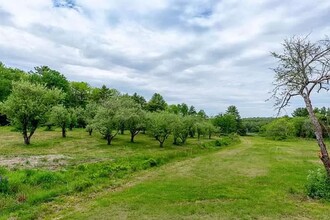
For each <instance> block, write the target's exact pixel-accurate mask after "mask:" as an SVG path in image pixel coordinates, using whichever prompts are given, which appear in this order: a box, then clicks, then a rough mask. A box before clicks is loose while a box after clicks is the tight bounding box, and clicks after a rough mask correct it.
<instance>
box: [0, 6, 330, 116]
mask: <svg viewBox="0 0 330 220" xmlns="http://www.w3.org/2000/svg"><path fill="white" fill-rule="evenodd" d="M329 21H330V1H328V0H313V1H311V0H288V1H282V0H244V1H239V0H121V1H118V0H93V1H92V0H30V1H26V0H15V1H9V0H0V61H1V62H3V63H4V64H5V65H6V66H10V67H16V68H20V69H23V70H26V71H29V70H33V68H34V67H35V66H41V65H47V66H49V67H51V68H53V69H56V70H58V71H60V72H61V73H62V74H64V75H65V76H66V77H67V78H68V79H69V80H72V81H85V82H88V83H89V84H90V85H92V86H98V87H99V86H102V85H103V84H105V85H106V86H108V87H110V88H116V89H118V90H119V91H121V92H122V93H129V94H133V93H134V92H137V93H138V94H141V95H143V96H144V97H146V99H150V97H151V96H152V94H154V93H156V92H157V93H160V94H161V95H162V96H163V97H164V98H165V100H166V101H167V102H168V103H169V104H174V103H175V104H178V103H182V102H184V103H187V104H188V105H194V106H195V107H196V108H197V109H204V110H205V111H206V113H207V114H209V115H216V114H218V113H220V112H225V110H226V108H227V107H228V106H229V105H235V106H237V108H238V110H239V112H240V114H241V116H242V117H256V116H263V117H265V116H275V115H276V111H275V110H274V107H273V104H274V102H273V101H268V102H266V100H267V99H268V98H269V97H270V92H271V90H272V81H273V77H274V73H273V71H272V70H271V68H274V67H276V65H277V63H276V60H274V58H272V57H271V55H270V52H271V51H276V52H281V43H282V42H283V40H284V39H285V38H288V37H291V36H293V35H298V36H300V35H302V36H304V35H307V34H310V38H311V40H319V39H321V38H323V37H324V36H325V35H329V33H330V22H329ZM313 102H314V106H327V107H330V105H329V103H330V96H329V94H327V93H321V94H316V95H313ZM302 106H303V102H302V99H301V98H300V97H296V98H294V100H293V102H292V103H291V105H290V106H289V107H288V108H286V111H284V112H282V114H291V112H292V110H293V109H295V108H297V107H302Z"/></svg>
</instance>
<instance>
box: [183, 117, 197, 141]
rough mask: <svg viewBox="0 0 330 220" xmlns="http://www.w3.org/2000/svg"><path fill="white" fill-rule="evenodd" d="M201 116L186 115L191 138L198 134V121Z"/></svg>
mask: <svg viewBox="0 0 330 220" xmlns="http://www.w3.org/2000/svg"><path fill="white" fill-rule="evenodd" d="M198 120H199V118H198V117H195V116H190V115H189V116H186V117H185V123H186V125H187V127H188V130H189V136H190V137H191V138H193V137H195V134H196V126H195V125H196V123H197V122H198Z"/></svg>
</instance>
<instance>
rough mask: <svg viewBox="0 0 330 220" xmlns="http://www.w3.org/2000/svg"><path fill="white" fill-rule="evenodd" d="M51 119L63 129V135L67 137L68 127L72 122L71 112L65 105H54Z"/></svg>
mask: <svg viewBox="0 0 330 220" xmlns="http://www.w3.org/2000/svg"><path fill="white" fill-rule="evenodd" d="M49 121H50V122H51V123H52V124H55V125H56V126H59V127H60V128H61V129H62V136H63V137H65V132H66V128H67V127H69V125H70V123H71V114H70V113H69V110H68V109H67V108H65V107H64V106H63V105H57V106H54V107H53V108H52V110H51V112H50V116H49Z"/></svg>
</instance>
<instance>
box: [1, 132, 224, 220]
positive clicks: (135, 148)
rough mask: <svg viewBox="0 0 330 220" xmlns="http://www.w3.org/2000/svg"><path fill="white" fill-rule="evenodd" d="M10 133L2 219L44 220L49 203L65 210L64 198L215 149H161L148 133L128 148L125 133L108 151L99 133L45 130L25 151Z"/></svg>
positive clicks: (4, 144)
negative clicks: (39, 219)
mask: <svg viewBox="0 0 330 220" xmlns="http://www.w3.org/2000/svg"><path fill="white" fill-rule="evenodd" d="M12 129H13V128H11V127H0V175H1V176H4V177H6V178H8V180H9V188H10V190H9V192H8V193H5V194H4V193H2V194H1V193H0V219H1V217H2V219H7V218H8V217H15V218H16V217H17V218H19V219H35V218H44V217H45V216H47V215H48V214H50V213H48V212H52V211H53V210H52V207H51V206H50V204H51V202H53V203H54V204H56V206H63V207H67V206H68V204H70V202H68V204H67V203H66V199H71V198H74V199H78V200H79V198H80V197H82V195H84V194H85V195H92V194H95V193H97V192H100V191H104V190H109V189H114V188H118V186H120V185H121V184H122V182H123V181H127V180H128V179H129V178H130V176H131V175H132V174H134V173H138V172H141V171H143V170H146V169H149V168H151V167H155V166H161V165H163V164H167V163H169V162H174V161H178V160H183V159H185V158H193V157H195V156H198V155H203V154H205V153H209V152H214V151H216V150H217V149H216V148H214V147H208V146H207V145H208V144H211V145H212V143H214V141H215V140H214V139H213V140H208V139H204V140H201V141H198V140H196V139H188V141H187V145H185V146H174V145H172V141H173V140H172V138H171V137H170V138H169V139H168V140H167V141H166V142H165V145H164V148H160V147H159V144H158V142H157V141H155V140H154V139H153V138H151V137H149V136H147V135H144V134H139V135H138V136H137V137H136V139H135V143H130V136H129V134H128V132H126V134H125V135H117V136H116V138H115V139H114V140H113V143H112V145H111V146H108V145H107V144H106V140H104V139H102V137H101V136H100V135H99V134H98V133H94V134H93V135H92V136H89V135H88V133H87V132H85V131H84V130H83V129H74V130H73V131H68V137H67V138H62V137H61V132H60V130H59V129H57V130H55V131H43V128H40V129H38V130H37V132H36V134H35V135H34V136H33V137H32V139H31V145H29V146H25V145H24V144H23V138H22V136H21V134H20V133H18V132H13V131H11V130H12ZM75 202H76V201H75ZM45 213H46V214H45Z"/></svg>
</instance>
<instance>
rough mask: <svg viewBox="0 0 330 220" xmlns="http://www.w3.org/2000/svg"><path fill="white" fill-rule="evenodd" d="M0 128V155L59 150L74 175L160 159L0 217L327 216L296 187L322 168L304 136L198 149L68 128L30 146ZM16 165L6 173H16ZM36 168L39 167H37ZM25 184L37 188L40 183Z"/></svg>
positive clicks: (329, 210) (323, 206)
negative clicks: (103, 136)
mask: <svg viewBox="0 0 330 220" xmlns="http://www.w3.org/2000/svg"><path fill="white" fill-rule="evenodd" d="M1 132H2V133H1V134H0V141H1V142H0V143H1V146H0V153H2V155H5V157H13V156H17V155H21V156H28V155H35V154H40V155H45V154H63V155H66V156H69V157H70V158H71V159H68V161H67V164H66V165H63V168H61V167H59V168H57V169H59V170H62V169H66V170H67V171H66V173H68V172H69V173H71V172H75V174H76V176H77V178H78V179H79V178H82V179H85V178H87V177H86V176H89V175H90V174H89V173H88V171H94V172H96V170H95V167H94V166H97V165H96V164H102V166H101V167H97V168H102V169H103V166H106V165H108V164H111V163H119V162H118V161H121V163H120V164H121V166H124V165H123V164H125V163H123V161H126V162H127V161H130V164H132V163H137V164H138V163H140V162H142V163H144V162H145V161H146V160H147V161H149V159H150V158H153V159H155V160H157V159H158V158H163V162H161V160H157V161H158V162H159V163H160V164H159V165H161V164H163V165H162V166H158V165H157V166H155V167H149V166H148V167H147V168H146V169H144V168H143V169H137V170H134V172H133V171H131V170H130V171H127V170H126V171H125V170H120V171H118V174H122V175H112V174H111V175H110V176H106V177H105V178H101V177H98V178H97V179H95V182H93V185H92V186H91V187H90V188H88V189H86V190H83V191H82V192H77V191H74V190H73V191H70V190H69V189H70V187H68V188H65V189H64V191H63V193H58V194H56V195H54V197H51V199H49V201H47V202H46V200H41V202H39V203H38V202H37V203H35V204H33V203H32V202H33V201H32V202H31V201H29V200H27V201H26V202H25V204H24V203H23V204H20V205H19V206H18V207H14V208H13V207H11V210H12V211H10V207H4V211H3V216H4V217H3V218H4V219H6V218H8V217H9V216H12V217H15V216H16V217H17V216H18V217H19V218H42V219H329V216H330V203H329V202H325V201H319V200H312V199H309V198H307V196H306V193H305V191H304V190H305V189H304V184H305V182H306V177H307V175H308V171H309V170H311V169H316V168H319V167H322V166H321V163H320V162H319V161H318V160H319V159H318V157H317V155H318V148H317V146H316V143H315V142H314V141H312V140H311V141H308V140H301V139H297V140H292V141H286V142H278V141H277V142H276V141H271V140H267V139H264V138H262V137H256V136H254V137H243V138H242V141H241V143H240V144H236V145H233V146H228V147H224V148H220V149H219V150H215V149H212V148H203V147H202V146H204V145H203V144H201V143H199V142H198V141H197V140H195V139H189V140H188V145H187V146H185V147H182V146H181V147H175V146H172V145H171V144H170V143H171V141H170V140H168V142H167V145H166V146H165V149H159V147H158V145H157V142H155V141H153V140H152V139H150V138H149V137H148V136H144V135H140V136H138V137H137V143H136V144H130V143H128V140H129V138H128V136H118V138H117V139H115V140H114V142H113V143H114V145H113V146H106V144H105V143H104V142H105V141H104V140H102V139H101V138H100V137H98V136H97V135H95V136H93V137H89V136H86V135H87V134H84V133H83V131H81V130H76V131H73V132H71V133H68V135H69V138H68V139H65V140H63V139H61V138H60V133H59V132H50V133H47V132H40V133H38V134H37V135H41V136H36V137H35V139H33V140H32V144H33V145H32V146H28V147H26V146H23V145H22V144H20V141H22V140H21V139H19V138H20V137H19V134H16V133H12V132H9V130H8V129H7V128H6V129H3V128H2V130H1ZM43 135H44V136H45V137H42V136H43ZM9 136H12V138H9ZM53 138H54V139H53ZM126 139H127V140H126ZM206 141H207V140H204V142H206ZM43 143H45V144H43ZM141 158H142V159H141ZM166 158H167V159H166ZM165 159H166V160H165ZM104 161H106V162H104ZM109 161H110V162H109ZM79 164H93V166H91V165H87V168H84V169H85V170H84V169H83V170H84V172H83V171H81V172H82V173H81V172H78V171H77V170H79V169H80V167H81V165H79ZM126 165H127V164H126ZM20 169H24V168H20ZM20 169H18V171H11V172H13V173H15V172H16V174H20V172H21V171H20ZM42 169H46V168H40V169H39V170H42ZM53 172H59V173H60V172H61V171H53ZM62 172H63V171H62ZM110 173H111V172H110ZM20 175H22V174H20ZM64 175H67V176H70V174H64ZM71 177H72V176H71ZM67 184H69V185H70V184H71V182H70V181H68V183H67ZM27 186H29V187H34V188H33V189H37V190H39V191H37V192H42V187H40V186H30V185H27ZM27 186H26V187H27ZM38 187H39V188H38ZM56 187H57V188H58V186H57V185H56V184H55V186H54V188H55V189H57V188H56ZM8 210H9V211H8Z"/></svg>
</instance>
